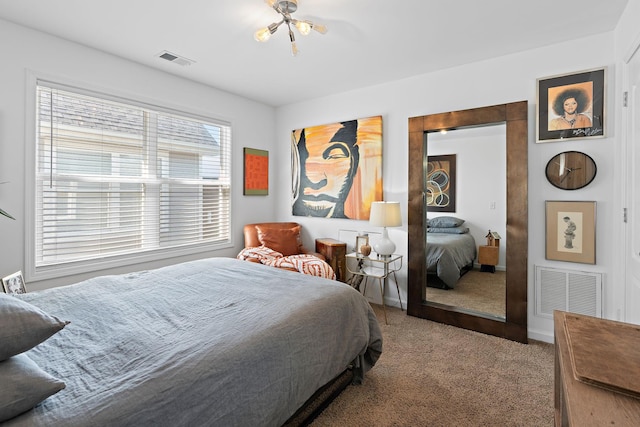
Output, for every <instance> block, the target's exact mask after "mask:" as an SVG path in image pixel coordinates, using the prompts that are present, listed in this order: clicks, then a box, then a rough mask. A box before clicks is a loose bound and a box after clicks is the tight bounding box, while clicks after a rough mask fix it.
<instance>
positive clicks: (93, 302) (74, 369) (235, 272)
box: [0, 258, 382, 426]
mask: <svg viewBox="0 0 640 427" xmlns="http://www.w3.org/2000/svg"><path fill="white" fill-rule="evenodd" d="M5 298H18V299H19V300H20V301H22V302H27V303H29V304H31V305H32V306H35V307H37V308H38V309H40V310H42V311H44V312H46V313H47V314H49V315H51V316H55V317H56V318H58V319H61V320H64V321H65V322H66V321H68V322H69V323H68V324H67V325H66V326H64V328H63V329H61V330H60V331H59V332H57V333H55V334H54V335H52V336H51V337H50V338H48V339H46V340H45V341H44V342H42V343H41V344H39V345H37V346H36V347H34V348H32V349H30V350H28V351H26V352H25V353H23V354H24V355H26V356H28V357H29V358H30V359H31V360H33V361H34V362H35V363H36V364H37V365H39V367H40V368H42V370H43V371H46V372H47V373H48V374H50V375H52V376H53V377H55V378H57V379H58V380H60V381H63V382H64V383H65V385H66V386H65V388H64V389H62V390H61V391H59V392H57V393H55V394H53V395H52V396H50V397H49V398H47V399H46V400H44V401H43V402H42V403H41V404H39V405H38V406H36V407H35V408H34V409H32V410H29V411H27V412H25V413H23V414H22V415H19V416H17V417H15V418H12V419H11V420H9V421H7V422H5V423H4V424H1V425H2V426H87V425H118V426H134V425H135V426H141V425H170V426H195V425H221V426H222V425H223V426H280V425H283V424H285V423H286V422H287V420H289V421H291V419H292V416H294V415H295V414H296V413H297V412H298V411H299V409H300V408H301V407H303V406H304V404H305V402H307V401H308V400H309V399H310V398H311V397H312V396H313V395H314V393H316V391H318V390H321V389H323V387H324V386H325V385H326V384H330V383H331V382H332V380H334V379H335V378H338V377H341V376H342V377H343V376H344V375H345V372H353V375H355V376H356V381H357V380H361V378H362V375H363V374H364V373H365V372H366V371H367V370H369V369H370V368H371V367H372V366H373V365H374V364H375V362H376V361H377V360H378V357H379V356H380V354H381V352H382V337H381V334H380V329H379V326H378V323H377V320H376V316H375V314H374V313H373V311H372V309H371V307H370V305H369V303H368V302H367V301H366V299H365V298H364V297H362V295H360V293H358V292H357V291H356V290H354V289H352V288H351V287H350V286H348V285H346V284H344V283H341V282H337V281H333V280H328V279H323V278H318V277H313V276H309V275H305V274H299V273H296V272H290V271H284V270H281V269H276V268H271V267H268V266H264V265H260V264H256V263H250V262H244V261H240V260H237V259H231V258H210V259H205V260H198V261H192V262H187V263H182V264H178V265H174V266H169V267H164V268H160V269H156V270H149V271H142V272H137V273H131V274H124V275H117V276H103V277H97V278H94V279H90V280H87V281H84V282H81V283H78V284H75V285H70V286H65V287H59V288H53V289H48V290H45V291H39V292H33V293H27V294H22V295H18V296H10V297H9V296H6V297H5ZM3 327H6V324H3ZM14 357H18V356H14ZM5 362H6V361H5ZM5 362H0V364H1V363H5ZM350 369H351V370H350ZM3 387H4V386H3ZM298 413H299V412H298Z"/></svg>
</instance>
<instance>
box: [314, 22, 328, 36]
mask: <svg viewBox="0 0 640 427" xmlns="http://www.w3.org/2000/svg"><path fill="white" fill-rule="evenodd" d="M311 28H313V29H314V30H316V31H317V32H319V33H320V34H326V33H327V27H326V26H325V25H322V24H311Z"/></svg>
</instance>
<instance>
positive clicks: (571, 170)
mask: <svg viewBox="0 0 640 427" xmlns="http://www.w3.org/2000/svg"><path fill="white" fill-rule="evenodd" d="M567 169H568V168H567ZM571 172H573V169H569V172H567V173H566V174H565V175H564V176H563V177H562V179H561V180H560V183H561V184H562V181H564V180H565V179H566V178H567V177H568V176H569V174H570V173H571Z"/></svg>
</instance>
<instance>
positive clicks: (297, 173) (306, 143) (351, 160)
mask: <svg viewBox="0 0 640 427" xmlns="http://www.w3.org/2000/svg"><path fill="white" fill-rule="evenodd" d="M291 143H292V147H291V151H292V153H291V163H292V200H293V202H292V212H293V215H297V216H315V217H324V218H351V219H358V220H367V219H368V218H369V210H370V206H371V202H373V201H379V200H382V117H381V116H376V117H369V118H365V119H358V120H349V121H345V122H340V123H332V124H328V125H320V126H312V127H307V128H303V129H297V130H294V131H293V132H292V136H291Z"/></svg>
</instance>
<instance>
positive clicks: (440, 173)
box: [426, 154, 456, 212]
mask: <svg viewBox="0 0 640 427" xmlns="http://www.w3.org/2000/svg"><path fill="white" fill-rule="evenodd" d="M426 188H427V210H428V211H429V212H455V211H456V155H455V154H445V155H441V156H428V157H427V185H426Z"/></svg>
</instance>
